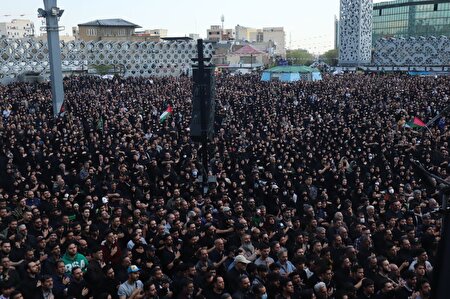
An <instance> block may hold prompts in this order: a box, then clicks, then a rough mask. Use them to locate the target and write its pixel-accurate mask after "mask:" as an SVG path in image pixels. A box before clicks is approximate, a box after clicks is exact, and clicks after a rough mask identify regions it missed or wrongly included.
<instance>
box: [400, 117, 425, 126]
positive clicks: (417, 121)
mask: <svg viewBox="0 0 450 299" xmlns="http://www.w3.org/2000/svg"><path fill="white" fill-rule="evenodd" d="M426 126H427V125H426V124H425V123H424V122H423V121H422V120H421V119H420V118H418V117H417V116H416V117H414V119H413V120H411V121H409V122H407V123H405V127H407V128H412V129H414V128H424V127H426Z"/></svg>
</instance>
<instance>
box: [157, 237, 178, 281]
mask: <svg viewBox="0 0 450 299" xmlns="http://www.w3.org/2000/svg"><path fill="white" fill-rule="evenodd" d="M180 256H181V254H180V252H179V251H178V250H177V249H176V248H174V247H173V238H172V236H171V235H166V236H165V237H164V248H163V249H162V250H161V253H160V258H161V266H162V267H163V270H164V273H167V274H169V275H171V274H173V273H175V271H174V270H175V269H174V266H175V264H176V263H177V262H178V260H179V258H180Z"/></svg>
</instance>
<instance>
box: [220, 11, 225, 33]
mask: <svg viewBox="0 0 450 299" xmlns="http://www.w3.org/2000/svg"><path fill="white" fill-rule="evenodd" d="M220 21H222V30H223V22H225V16H224V15H223V14H222V16H220Z"/></svg>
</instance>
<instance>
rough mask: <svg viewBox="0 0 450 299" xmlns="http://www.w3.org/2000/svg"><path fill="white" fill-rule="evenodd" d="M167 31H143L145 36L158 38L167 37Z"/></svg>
mask: <svg viewBox="0 0 450 299" xmlns="http://www.w3.org/2000/svg"><path fill="white" fill-rule="evenodd" d="M167 32H168V31H167V29H148V30H144V33H145V34H150V35H153V36H159V37H167Z"/></svg>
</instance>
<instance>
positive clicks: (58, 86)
mask: <svg viewBox="0 0 450 299" xmlns="http://www.w3.org/2000/svg"><path fill="white" fill-rule="evenodd" d="M44 7H45V10H44V9H42V8H39V9H38V13H39V17H43V18H45V20H46V24H47V26H46V30H47V42H48V57H49V60H50V83H51V87H52V103H53V116H54V117H55V118H56V117H58V116H59V115H60V113H61V112H63V111H62V106H63V104H64V87H63V78H62V67H61V48H60V46H59V26H58V19H59V18H60V17H61V16H62V14H63V12H64V10H62V9H59V8H58V7H57V6H56V0H44Z"/></svg>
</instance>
